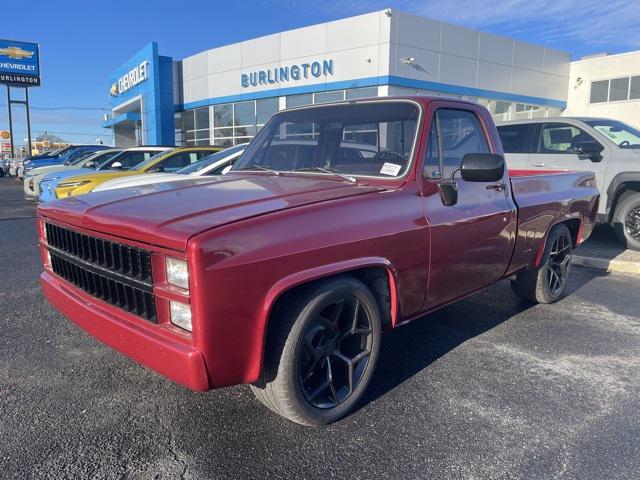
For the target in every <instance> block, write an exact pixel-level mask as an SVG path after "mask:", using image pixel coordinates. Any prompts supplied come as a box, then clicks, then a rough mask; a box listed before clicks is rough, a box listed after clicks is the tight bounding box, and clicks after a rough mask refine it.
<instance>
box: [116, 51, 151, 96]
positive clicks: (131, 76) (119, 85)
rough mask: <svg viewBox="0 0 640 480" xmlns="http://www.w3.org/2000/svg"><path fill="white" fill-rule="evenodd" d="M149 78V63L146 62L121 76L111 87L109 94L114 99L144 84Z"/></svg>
mask: <svg viewBox="0 0 640 480" xmlns="http://www.w3.org/2000/svg"><path fill="white" fill-rule="evenodd" d="M147 78H149V62H148V61H147V60H145V61H144V62H142V63H141V64H140V65H136V66H135V67H133V68H132V69H131V70H129V71H128V72H127V73H125V74H124V75H123V76H121V77H120V78H119V79H118V81H117V82H115V83H114V84H113V85H111V89H110V91H109V93H110V94H111V96H112V97H115V96H118V95H120V94H121V93H124V92H126V91H127V90H130V89H132V88H133V87H135V86H136V85H139V84H140V83H142V82H144V81H145V80H146V79H147Z"/></svg>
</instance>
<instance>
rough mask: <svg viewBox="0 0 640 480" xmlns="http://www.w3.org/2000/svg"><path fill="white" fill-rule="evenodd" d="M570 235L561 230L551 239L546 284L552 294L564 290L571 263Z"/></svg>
mask: <svg viewBox="0 0 640 480" xmlns="http://www.w3.org/2000/svg"><path fill="white" fill-rule="evenodd" d="M571 243H572V241H571V237H569V236H568V235H567V233H566V232H561V233H560V234H559V235H558V236H557V237H556V238H555V239H554V241H553V244H552V245H551V251H550V252H549V263H548V267H547V284H548V286H549V291H550V292H551V294H552V295H557V294H559V293H560V292H562V291H563V290H564V287H565V285H566V283H567V278H568V275H569V267H570V265H571Z"/></svg>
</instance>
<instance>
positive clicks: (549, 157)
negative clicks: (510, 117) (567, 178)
mask: <svg viewBox="0 0 640 480" xmlns="http://www.w3.org/2000/svg"><path fill="white" fill-rule="evenodd" d="M498 133H499V134H500V139H501V140H502V146H503V148H504V152H505V158H506V160H507V165H508V166H509V168H510V169H528V170H542V171H544V170H550V171H554V170H574V171H580V170H589V171H592V172H595V174H596V181H597V184H598V190H600V195H601V196H600V207H599V210H598V221H599V222H601V223H609V224H611V225H612V226H613V227H614V229H615V231H616V234H617V235H618V238H619V239H620V241H621V242H622V243H623V244H625V245H626V246H627V247H628V248H632V249H634V250H640V131H639V130H637V129H635V128H633V127H630V126H629V125H626V124H624V123H622V122H620V121H618V120H611V119H606V118H586V117H585V118H578V117H557V118H534V119H529V120H516V121H511V122H505V123H501V124H500V125H498Z"/></svg>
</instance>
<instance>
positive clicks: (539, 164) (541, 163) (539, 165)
mask: <svg viewBox="0 0 640 480" xmlns="http://www.w3.org/2000/svg"><path fill="white" fill-rule="evenodd" d="M531 166H532V167H546V166H547V164H546V163H544V162H539V163H532V164H531Z"/></svg>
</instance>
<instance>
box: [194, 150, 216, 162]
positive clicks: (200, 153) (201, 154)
mask: <svg viewBox="0 0 640 480" xmlns="http://www.w3.org/2000/svg"><path fill="white" fill-rule="evenodd" d="M214 153H216V152H215V150H198V151H197V152H194V153H193V155H195V158H196V159H195V160H193V159H192V160H191V163H194V162H197V161H198V160H201V159H203V158H204V157H208V156H209V155H212V154H214Z"/></svg>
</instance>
